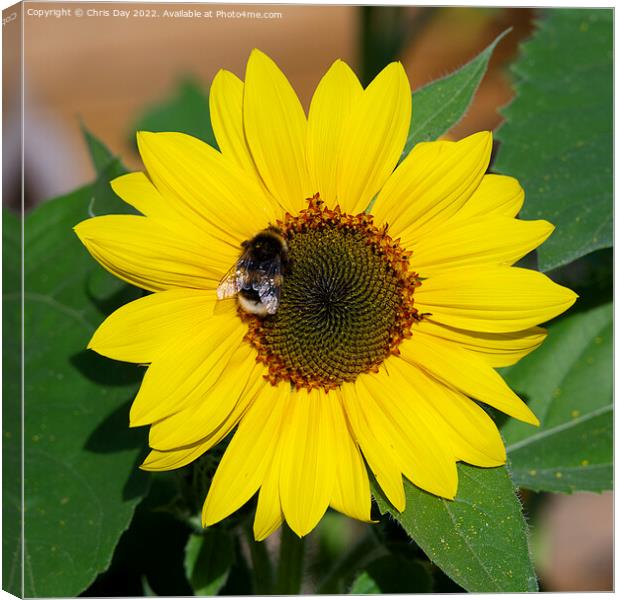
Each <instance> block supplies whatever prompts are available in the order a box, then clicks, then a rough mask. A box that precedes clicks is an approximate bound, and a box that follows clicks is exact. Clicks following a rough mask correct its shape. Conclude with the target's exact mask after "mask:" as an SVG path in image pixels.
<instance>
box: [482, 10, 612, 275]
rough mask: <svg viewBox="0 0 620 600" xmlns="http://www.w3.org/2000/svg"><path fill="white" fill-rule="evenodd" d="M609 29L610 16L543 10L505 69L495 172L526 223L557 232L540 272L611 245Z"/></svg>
mask: <svg viewBox="0 0 620 600" xmlns="http://www.w3.org/2000/svg"><path fill="white" fill-rule="evenodd" d="M612 27H613V13H612V11H611V10H609V9H607V10H605V9H594V10H582V9H577V10H568V9H552V10H550V11H547V12H546V13H545V17H544V19H542V20H541V21H540V22H539V29H538V31H537V32H536V34H535V35H534V37H533V38H532V39H531V40H530V41H528V42H526V43H525V44H524V45H523V47H522V57H521V58H520V60H519V61H518V62H517V63H516V64H515V66H514V69H513V70H514V73H515V75H516V78H517V83H516V86H515V87H516V89H515V91H516V98H515V100H514V101H513V102H512V104H510V105H509V106H508V107H506V108H505V109H503V111H502V112H503V114H504V116H505V118H506V123H505V124H504V125H503V126H502V127H501V128H500V130H499V131H498V134H497V138H498V139H499V140H500V141H501V142H502V145H501V147H500V149H499V152H498V155H497V160H496V161H495V165H494V166H495V169H496V170H498V171H500V172H501V173H505V174H507V175H512V176H513V177H516V178H518V179H519V181H520V183H521V185H522V186H523V187H524V189H525V193H526V202H525V206H524V209H523V211H522V216H523V217H524V218H528V219H547V220H549V221H551V222H552V223H553V224H554V225H555V226H556V227H557V229H556V231H555V232H554V234H553V235H552V236H551V237H550V238H549V240H548V241H547V242H545V244H544V245H543V246H542V247H541V248H539V249H538V258H539V264H540V269H541V270H543V271H549V270H551V269H554V268H556V267H559V266H561V265H565V264H568V263H569V262H572V261H573V260H575V259H577V258H579V257H580V256H583V255H585V254H587V253H589V252H592V251H593V250H596V249H598V248H606V247H608V246H611V244H612V135H613V123H612V116H613V115H612V85H613V77H612V75H613V67H612Z"/></svg>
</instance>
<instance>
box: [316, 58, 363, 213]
mask: <svg viewBox="0 0 620 600" xmlns="http://www.w3.org/2000/svg"><path fill="white" fill-rule="evenodd" d="M362 92H363V88H362V86H361V84H360V82H359V80H358V79H357V77H356V75H355V73H353V71H352V70H351V68H350V67H349V66H348V65H347V64H346V63H344V62H342V61H341V60H337V61H336V62H335V63H334V64H333V65H332V66H331V67H330V69H329V71H327V73H326V74H325V75H324V76H323V78H322V79H321V81H320V82H319V85H318V87H317V88H316V91H315V92H314V96H312V102H311V104H310V113H309V115H308V156H307V158H308V171H309V174H310V181H311V183H312V189H313V191H315V192H318V193H319V194H320V195H321V199H322V200H323V201H324V202H325V203H326V204H327V205H328V206H329V207H331V208H333V207H334V206H335V205H336V204H337V202H338V199H337V195H338V191H337V184H338V179H337V175H338V159H339V156H340V151H341V147H342V143H343V133H344V124H345V121H346V119H347V117H348V116H349V113H350V112H351V107H352V106H353V105H354V104H355V102H356V101H357V100H358V99H359V98H360V97H361V95H362Z"/></svg>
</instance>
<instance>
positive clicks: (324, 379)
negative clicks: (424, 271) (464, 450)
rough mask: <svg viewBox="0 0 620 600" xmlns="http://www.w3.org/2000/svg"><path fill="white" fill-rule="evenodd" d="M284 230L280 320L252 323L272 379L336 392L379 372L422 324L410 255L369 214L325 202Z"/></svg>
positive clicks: (315, 202)
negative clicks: (347, 211) (344, 211)
mask: <svg viewBox="0 0 620 600" xmlns="http://www.w3.org/2000/svg"><path fill="white" fill-rule="evenodd" d="M278 226H279V227H280V228H281V230H282V231H283V232H284V235H285V238H286V241H287V244H288V249H289V258H290V266H289V269H288V271H287V273H286V275H285V276H284V278H283V282H282V286H281V296H280V303H279V306H278V309H277V311H276V313H275V314H274V315H269V316H267V317H264V318H259V317H250V335H249V338H250V341H251V342H252V343H254V345H255V346H256V347H257V349H258V350H259V360H261V361H262V362H263V363H265V364H266V365H267V367H268V368H269V379H270V380H271V381H272V383H274V384H275V383H277V382H278V381H281V380H288V381H290V382H292V383H293V384H294V385H296V386H297V387H307V388H312V387H322V388H324V389H331V388H335V387H337V386H338V385H340V384H342V383H343V382H346V381H354V380H355V379H356V377H357V376H358V375H359V374H360V373H364V372H367V371H372V370H376V369H377V368H378V366H379V365H380V364H381V363H382V362H383V361H384V360H385V359H386V358H387V357H388V356H389V355H390V354H391V353H394V352H397V350H396V348H397V346H398V344H399V343H400V341H401V340H402V338H403V337H404V336H407V335H409V330H410V328H411V324H412V322H413V320H415V319H416V318H417V313H416V311H415V309H414V308H413V290H414V288H415V287H416V286H417V285H419V281H418V280H417V278H416V277H415V274H412V273H409V271H408V256H409V254H408V253H407V252H403V250H402V249H401V248H400V247H399V246H398V244H397V243H394V242H393V241H392V240H391V239H390V238H389V236H387V234H386V232H385V229H384V230H379V229H377V228H376V227H375V226H374V225H373V224H372V217H370V216H369V215H366V214H361V215H356V216H350V215H344V214H342V213H341V212H340V211H339V210H338V209H336V210H334V211H331V210H328V209H325V208H324V207H322V203H321V201H320V200H318V198H314V199H313V200H312V201H311V202H310V206H309V208H308V209H306V210H305V211H301V213H300V215H298V216H297V217H290V216H288V215H287V218H286V219H285V221H284V222H282V223H278Z"/></svg>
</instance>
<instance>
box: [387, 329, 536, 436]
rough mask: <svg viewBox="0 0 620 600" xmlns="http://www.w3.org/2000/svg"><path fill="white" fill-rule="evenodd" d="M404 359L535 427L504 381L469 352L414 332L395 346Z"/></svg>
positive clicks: (532, 420)
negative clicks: (397, 346)
mask: <svg viewBox="0 0 620 600" xmlns="http://www.w3.org/2000/svg"><path fill="white" fill-rule="evenodd" d="M399 350H400V352H401V356H402V358H403V359H404V360H406V361H407V362H409V363H411V364H412V365H416V366H418V367H421V368H422V369H424V370H425V371H426V372H428V373H430V374H431V375H433V376H434V377H435V378H437V379H439V381H442V382H443V383H444V384H446V385H448V386H451V387H453V388H455V389H456V390H459V391H461V392H463V393H464V394H466V395H467V396H471V397H472V398H476V399H478V400H480V401H482V402H485V403H486V404H489V405H491V406H493V407H494V408H497V409H498V410H501V411H502V412H505V413H506V414H508V415H510V416H511V417H514V418H515V419H519V420H520V421H525V422H526V423H531V424H533V425H538V424H539V422H538V419H537V418H536V416H535V415H534V413H533V412H532V411H531V410H530V409H529V408H528V407H527V405H526V404H525V403H524V402H523V401H522V400H521V399H520V398H519V397H518V396H517V395H516V394H515V393H514V392H513V391H512V390H511V389H510V388H509V387H508V386H507V385H506V383H505V382H504V380H503V379H502V378H501V377H500V376H499V375H498V374H497V373H496V372H495V371H494V370H493V369H492V368H491V367H490V366H489V365H488V364H487V363H486V362H485V361H484V360H482V359H481V358H479V357H478V356H476V355H475V354H474V353H473V352H468V351H467V350H464V349H463V348H459V347H458V346H457V345H456V344H452V343H450V342H446V341H444V340H441V339H437V338H434V337H432V336H430V335H426V334H425V333H422V332H421V331H417V330H416V331H415V332H414V335H413V336H412V337H411V338H410V339H408V340H406V341H405V342H403V343H402V344H401V345H400V346H399Z"/></svg>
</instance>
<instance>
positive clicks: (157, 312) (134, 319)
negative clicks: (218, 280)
mask: <svg viewBox="0 0 620 600" xmlns="http://www.w3.org/2000/svg"><path fill="white" fill-rule="evenodd" d="M208 310H213V293H212V292H206V291H203V290H191V289H177V290H168V291H165V292H157V293H155V294H149V295H148V296H145V297H144V298H140V299H139V300H135V301H134V302H130V303H129V304H125V305H124V306H122V307H121V308H119V309H118V310H116V311H115V312H113V313H112V314H111V315H110V316H109V317H108V318H107V319H106V320H105V321H104V322H103V323H102V324H101V325H100V326H99V328H98V329H97V331H95V334H94V335H93V337H92V339H91V340H90V343H89V344H88V347H89V348H91V349H92V350H94V351H95V352H98V353H99V354H102V355H103V356H107V357H109V358H113V359H115V360H124V361H127V362H135V363H150V362H151V361H152V360H153V359H154V358H155V357H156V356H158V355H159V354H161V352H162V350H163V349H164V347H165V346H166V345H167V344H170V343H171V342H172V341H173V340H178V339H182V340H185V339H187V338H188V337H189V336H191V335H192V334H193V332H194V331H195V330H196V327H197V326H199V325H200V324H201V323H202V322H203V321H204V313H205V311H208Z"/></svg>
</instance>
